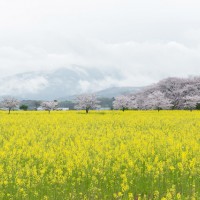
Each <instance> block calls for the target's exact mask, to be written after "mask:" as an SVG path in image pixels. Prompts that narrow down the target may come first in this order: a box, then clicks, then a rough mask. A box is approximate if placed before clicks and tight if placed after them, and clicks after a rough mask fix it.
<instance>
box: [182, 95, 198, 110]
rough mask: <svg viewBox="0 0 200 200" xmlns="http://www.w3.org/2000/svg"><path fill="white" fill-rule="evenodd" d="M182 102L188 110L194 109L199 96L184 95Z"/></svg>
mask: <svg viewBox="0 0 200 200" xmlns="http://www.w3.org/2000/svg"><path fill="white" fill-rule="evenodd" d="M184 99H185V102H184V108H186V109H189V110H190V111H192V110H194V109H195V108H196V106H197V104H198V103H200V96H198V95H194V96H186V97H185V98H184Z"/></svg>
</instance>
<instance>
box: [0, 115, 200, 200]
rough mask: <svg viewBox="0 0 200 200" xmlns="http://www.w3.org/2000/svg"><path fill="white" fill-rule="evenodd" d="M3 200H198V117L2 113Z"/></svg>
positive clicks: (0, 171)
mask: <svg viewBox="0 0 200 200" xmlns="http://www.w3.org/2000/svg"><path fill="white" fill-rule="evenodd" d="M0 199H5V200H6V199H13V200H15V199H17V200H18V199H31V200H32V199H33V200H37V199H44V200H47V199H51V200H62V199H78V200H81V199H85V200H86V199H88V200H95V199H100V200H101V199H102V200H104V199H106V200H107V199H108V200H110V199H130V200H131V199H138V200H139V199H146V200H147V199H155V200H156V199H162V200H176V199H177V200H178V199H180V200H184V199H188V200H195V199H200V112H198V111H193V112H189V111H160V112H157V111H127V112H122V111H121V112H120V111H106V112H98V111H92V112H90V113H89V114H87V115H86V114H85V112H84V111H83V112H81V111H79V112H77V111H67V112H62V111H61V112H60V111H55V112H52V113H51V114H48V113H47V112H43V111H41V112H22V111H18V112H16V111H15V112H11V114H10V115H8V114H7V113H6V112H3V111H2V112H0Z"/></svg>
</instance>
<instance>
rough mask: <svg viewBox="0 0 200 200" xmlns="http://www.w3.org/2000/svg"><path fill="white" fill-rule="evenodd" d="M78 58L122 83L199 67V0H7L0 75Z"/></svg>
mask: <svg viewBox="0 0 200 200" xmlns="http://www.w3.org/2000/svg"><path fill="white" fill-rule="evenodd" d="M74 64H75V65H79V66H82V67H83V68H90V69H91V70H92V69H93V68H98V69H100V70H102V71H105V72H106V71H107V70H109V71H111V70H115V71H118V72H120V73H122V74H123V75H124V77H126V78H125V79H124V80H121V82H122V83H121V85H134V86H140V85H147V84H150V83H153V82H156V81H158V80H160V79H162V78H165V77H168V76H179V77H186V76H189V75H200V1H199V0H137V1H136V0H0V70H1V73H0V77H2V76H7V75H13V74H15V73H22V72H26V71H38V70H52V69H58V68H60V67H70V66H72V65H74Z"/></svg>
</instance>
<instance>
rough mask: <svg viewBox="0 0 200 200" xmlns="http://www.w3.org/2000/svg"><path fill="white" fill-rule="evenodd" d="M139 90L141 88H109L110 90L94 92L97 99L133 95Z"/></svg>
mask: <svg viewBox="0 0 200 200" xmlns="http://www.w3.org/2000/svg"><path fill="white" fill-rule="evenodd" d="M141 89H142V87H111V88H108V89H105V90H101V91H98V92H96V95H97V96H98V97H107V98H112V97H116V96H119V95H126V94H130V93H135V92H138V91H140V90H141Z"/></svg>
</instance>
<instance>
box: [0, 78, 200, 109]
mask: <svg viewBox="0 0 200 200" xmlns="http://www.w3.org/2000/svg"><path fill="white" fill-rule="evenodd" d="M19 103H20V102H19V101H18V100H17V99H15V98H13V97H4V98H3V101H2V102H1V104H2V106H3V107H5V108H7V109H8V111H9V113H10V111H11V110H12V109H14V108H15V107H17V106H18V105H19ZM75 103H76V106H75V109H78V110H79V109H80V110H82V109H84V110H85V111H86V113H88V112H89V110H91V109H98V108H100V106H99V103H100V102H99V101H98V99H97V97H96V95H95V94H83V95H79V96H77V98H76V100H75ZM199 103H200V77H193V78H187V79H184V78H167V79H165V80H162V81H160V82H158V83H157V84H155V85H152V86H150V87H148V88H146V89H145V90H143V91H141V92H138V93H135V94H129V95H122V96H118V97H116V98H115V100H114V102H113V108H114V109H116V110H123V111H124V110H127V109H140V110H149V109H152V110H158V111H159V110H161V109H190V110H193V109H195V108H196V106H197V104H199ZM57 106H58V102H57V101H44V102H42V103H41V107H42V108H43V109H44V110H47V111H49V113H50V111H51V110H56V109H57Z"/></svg>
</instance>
